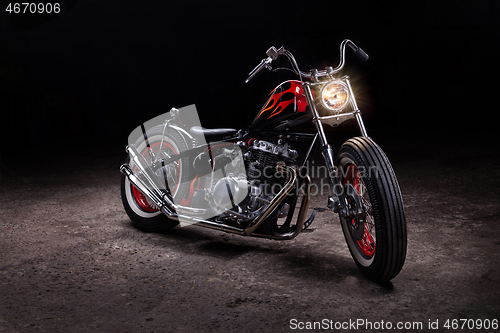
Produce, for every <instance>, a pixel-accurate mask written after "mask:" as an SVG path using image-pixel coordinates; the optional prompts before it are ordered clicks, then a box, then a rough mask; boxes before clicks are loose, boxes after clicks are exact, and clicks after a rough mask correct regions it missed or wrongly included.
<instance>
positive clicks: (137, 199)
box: [121, 126, 189, 232]
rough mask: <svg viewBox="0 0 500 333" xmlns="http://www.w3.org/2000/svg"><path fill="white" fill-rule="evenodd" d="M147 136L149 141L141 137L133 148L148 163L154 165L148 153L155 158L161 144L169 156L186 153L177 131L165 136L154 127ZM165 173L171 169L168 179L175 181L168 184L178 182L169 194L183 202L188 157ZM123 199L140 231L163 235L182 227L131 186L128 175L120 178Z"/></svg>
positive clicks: (185, 190) (127, 211)
mask: <svg viewBox="0 0 500 333" xmlns="http://www.w3.org/2000/svg"><path fill="white" fill-rule="evenodd" d="M146 137H147V138H148V140H147V142H146V140H145V139H144V137H143V136H141V137H140V138H139V139H138V140H137V141H136V142H135V143H134V145H135V147H136V148H137V151H138V152H139V153H140V154H142V155H143V156H144V158H145V159H146V160H147V162H148V163H151V162H152V161H151V159H152V155H151V154H150V153H149V152H150V151H151V152H153V156H154V155H155V154H158V150H159V148H160V145H162V147H161V149H162V150H163V151H165V152H166V153H168V154H169V156H173V155H177V154H179V153H180V152H182V151H185V150H187V147H186V144H185V142H184V140H183V139H182V137H181V135H180V134H179V133H178V132H177V131H174V130H171V129H169V128H167V129H166V131H165V135H164V136H163V126H156V127H153V128H151V129H150V130H148V131H147V132H146ZM162 137H163V140H162ZM148 145H149V148H148ZM129 162H130V158H129V157H127V159H126V161H125V163H126V164H129ZM130 167H131V169H132V170H134V169H135V167H134V165H130ZM166 170H168V172H167V173H168V177H172V178H173V179H169V182H168V183H169V184H173V183H177V185H176V186H175V188H172V189H170V190H171V191H170V193H171V195H172V197H173V198H174V200H178V201H179V202H180V201H181V199H182V198H183V197H184V196H185V194H186V192H187V189H188V186H187V184H186V180H187V178H188V172H189V158H188V157H184V158H182V159H180V160H178V161H177V162H174V163H173V164H172V165H167V166H166ZM121 197H122V203H123V207H124V208H125V211H126V213H127V215H128V217H129V218H130V220H132V223H133V224H134V226H135V227H136V228H138V229H140V230H143V231H147V232H163V231H166V230H169V229H171V228H173V227H175V226H177V225H178V224H179V222H178V221H176V220H172V219H169V218H168V217H167V216H166V215H164V214H162V213H161V212H160V211H159V210H158V208H157V207H155V206H154V205H152V204H151V203H150V202H149V201H148V199H147V198H146V197H145V196H144V195H143V194H142V193H140V192H139V191H138V190H137V189H136V188H135V187H134V186H133V185H132V183H130V181H129V180H128V178H127V177H126V176H125V175H122V179H121Z"/></svg>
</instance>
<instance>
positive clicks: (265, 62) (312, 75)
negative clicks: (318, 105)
mask: <svg viewBox="0 0 500 333" xmlns="http://www.w3.org/2000/svg"><path fill="white" fill-rule="evenodd" d="M346 46H349V47H350V48H351V49H352V50H353V52H354V54H355V55H357V56H358V57H359V58H360V59H361V60H363V61H366V60H368V58H369V57H368V54H366V53H365V52H364V51H363V50H362V49H361V48H359V47H357V46H356V44H354V43H353V42H352V41H351V40H349V39H344V40H343V41H342V43H341V44H340V63H339V65H338V66H337V67H336V68H332V67H327V68H326V69H324V70H321V71H318V70H316V69H312V70H311V71H309V72H302V71H301V70H300V68H299V66H298V65H297V62H296V61H295V58H294V57H293V54H292V53H291V52H290V51H288V50H285V49H284V48H283V46H282V47H280V48H279V49H278V50H276V48H275V47H274V46H271V47H270V48H269V49H268V50H267V52H266V54H267V56H268V57H267V58H265V59H262V61H261V62H260V64H258V65H257V66H256V67H255V68H254V69H253V70H252V71H251V72H250V73H249V74H248V75H249V77H248V79H246V80H245V83H248V81H250V80H251V79H253V78H254V77H255V75H257V74H258V73H259V72H260V71H261V70H262V69H264V68H268V69H271V66H270V64H271V62H272V61H273V60H275V59H276V58H278V56H280V55H282V54H283V55H285V56H286V57H287V58H288V60H290V63H291V64H292V67H293V70H294V72H295V73H296V74H297V75H299V76H300V77H301V79H302V77H305V78H307V79H311V80H313V81H317V80H318V78H319V77H321V76H330V77H331V76H332V75H334V74H335V73H338V72H339V71H341V70H342V68H344V64H345V49H346Z"/></svg>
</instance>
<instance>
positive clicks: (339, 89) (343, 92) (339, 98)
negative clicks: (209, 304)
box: [321, 81, 349, 112]
mask: <svg viewBox="0 0 500 333" xmlns="http://www.w3.org/2000/svg"><path fill="white" fill-rule="evenodd" d="M321 103H322V104H323V106H324V107H325V108H327V109H328V110H332V111H335V112H338V111H340V110H342V109H343V108H345V107H346V105H347V103H349V89H348V88H347V86H346V85H345V83H344V82H342V81H332V82H330V83H327V84H325V86H324V87H323V89H321Z"/></svg>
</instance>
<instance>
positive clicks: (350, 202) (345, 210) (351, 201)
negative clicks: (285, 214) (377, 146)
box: [302, 77, 368, 224]
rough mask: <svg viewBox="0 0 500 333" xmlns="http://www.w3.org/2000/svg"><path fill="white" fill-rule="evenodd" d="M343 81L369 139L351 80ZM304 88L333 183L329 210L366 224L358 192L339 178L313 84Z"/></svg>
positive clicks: (360, 124)
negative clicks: (344, 184)
mask: <svg viewBox="0 0 500 333" xmlns="http://www.w3.org/2000/svg"><path fill="white" fill-rule="evenodd" d="M343 80H344V82H345V83H346V85H347V87H348V88H349V94H350V96H351V101H350V103H351V107H352V110H353V111H352V112H351V115H352V116H351V117H354V118H356V121H357V122H358V126H359V129H360V131H361V135H362V136H364V137H367V136H368V134H367V132H366V128H365V125H364V123H363V118H361V112H360V111H359V109H358V105H357V103H356V99H355V97H354V93H353V91H352V87H351V84H350V82H349V79H348V78H347V77H345V78H343ZM302 87H303V89H304V93H305V95H306V98H307V103H308V104H309V107H310V108H311V112H312V114H313V122H314V125H315V126H316V130H317V132H318V136H319V138H320V141H321V154H322V155H323V157H324V159H325V164H326V167H327V169H328V174H329V175H330V180H331V182H332V187H333V193H332V195H330V197H329V198H328V208H329V209H331V210H333V211H334V212H335V213H340V214H341V215H343V216H344V217H351V218H356V220H357V221H359V222H361V223H362V224H364V218H363V212H362V208H361V207H360V204H359V202H360V201H359V198H358V196H357V194H356V191H354V190H352V186H349V187H348V186H346V188H344V186H343V185H342V183H341V181H340V178H339V176H338V172H337V168H336V166H335V157H334V156H335V155H334V152H333V149H332V147H331V146H330V145H329V144H328V140H327V138H326V134H325V130H324V127H323V122H322V117H321V116H320V115H319V113H318V110H317V109H316V103H315V99H314V95H313V93H312V90H311V84H310V83H309V82H305V83H304V84H303V86H302ZM346 118H347V117H346ZM349 192H351V193H349Z"/></svg>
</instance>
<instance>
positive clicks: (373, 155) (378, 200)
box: [337, 137, 407, 282]
mask: <svg viewBox="0 0 500 333" xmlns="http://www.w3.org/2000/svg"><path fill="white" fill-rule="evenodd" d="M337 159H338V161H337V165H338V166H339V170H340V177H341V182H342V184H344V185H347V184H350V185H352V188H354V190H355V192H356V194H357V196H358V198H359V204H360V206H361V210H362V212H363V217H364V218H363V220H364V223H363V229H364V231H363V233H362V234H360V233H359V234H358V235H359V236H358V237H356V236H355V235H356V232H354V231H355V230H356V229H357V228H358V227H360V225H361V223H359V222H360V221H357V220H356V219H354V218H343V217H342V216H341V217H340V221H341V224H342V230H343V232H344V236H345V239H346V241H347V245H348V247H349V251H350V252H351V255H352V257H353V259H354V261H355V262H356V264H357V266H358V267H359V268H360V270H361V271H362V272H363V273H364V274H365V275H367V276H368V277H369V278H370V279H372V280H374V281H377V282H386V281H389V280H391V279H392V278H394V277H395V276H396V275H398V273H399V272H400V271H401V269H402V267H403V264H404V261H405V258H406V243H407V239H406V218H405V212H404V206H403V199H402V196H401V191H400V189H399V184H398V181H397V179H396V175H395V174H394V171H393V169H392V166H391V165H390V163H389V160H388V159H387V156H386V155H385V154H384V152H383V151H382V149H381V148H380V147H379V146H378V145H377V144H376V143H375V142H373V141H372V140H371V139H369V138H365V137H360V138H353V139H350V140H348V141H347V142H346V143H344V144H343V145H342V147H341V149H340V151H339V154H338V158H337ZM344 188H346V186H344ZM350 204H353V205H354V204H355V203H354V202H350ZM358 224H359V225H358Z"/></svg>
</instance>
